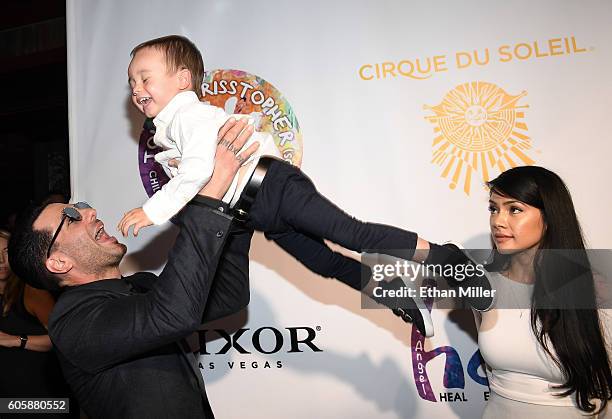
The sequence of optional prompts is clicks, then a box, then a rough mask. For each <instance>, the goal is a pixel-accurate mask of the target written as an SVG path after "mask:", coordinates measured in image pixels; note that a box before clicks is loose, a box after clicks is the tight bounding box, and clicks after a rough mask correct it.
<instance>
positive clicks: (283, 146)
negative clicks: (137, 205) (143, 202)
mask: <svg viewBox="0 0 612 419" xmlns="http://www.w3.org/2000/svg"><path fill="white" fill-rule="evenodd" d="M201 100H202V102H204V103H208V104H210V105H212V106H217V107H219V108H222V109H224V110H225V112H226V113H227V114H230V115H231V114H242V115H249V116H250V117H251V118H252V119H253V120H254V121H255V129H256V130H257V131H260V132H267V133H269V134H270V135H271V136H272V137H273V138H274V143H275V144H276V147H277V148H278V151H279V153H280V155H281V158H282V159H283V160H285V161H286V162H288V163H291V164H293V165H295V166H298V167H299V166H300V165H301V164H302V155H303V143H302V134H301V132H300V125H299V123H298V120H297V117H296V116H295V114H294V113H293V108H292V107H291V105H290V104H289V102H288V101H287V99H285V97H284V96H283V95H282V94H281V93H280V92H279V91H278V90H277V89H276V88H275V87H274V86H273V85H272V84H270V83H268V82H267V81H266V80H264V79H262V78H261V77H258V76H255V75H253V74H250V73H247V72H246V71H241V70H226V69H222V70H213V71H209V72H207V73H206V74H205V77H204V83H202V98H201ZM151 125H152V124H151ZM154 134H155V127H153V126H145V128H144V129H143V131H142V133H141V134H140V142H139V147H138V165H139V168H140V178H141V180H142V184H143V186H144V188H145V190H146V192H147V194H148V195H149V196H152V195H153V194H154V193H155V192H157V191H158V190H159V189H161V187H162V186H163V185H165V184H166V183H167V182H168V180H169V178H168V176H167V174H166V173H165V171H164V169H163V168H162V166H161V165H160V164H159V163H157V162H156V161H155V159H154V156H155V154H157V153H158V152H160V151H162V150H161V148H159V147H157V146H156V145H155V144H154V143H153V135H154Z"/></svg>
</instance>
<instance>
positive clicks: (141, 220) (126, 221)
mask: <svg viewBox="0 0 612 419" xmlns="http://www.w3.org/2000/svg"><path fill="white" fill-rule="evenodd" d="M152 224H153V223H152V222H151V220H150V219H149V217H148V216H147V214H146V213H145V212H144V210H143V209H142V207H141V208H134V209H133V210H130V211H128V212H126V213H125V215H124V216H123V218H122V219H121V221H119V225H117V229H119V231H121V234H123V237H127V235H128V233H129V231H130V227H131V226H134V237H135V236H138V230H140V229H141V228H143V227H147V226H150V225H152Z"/></svg>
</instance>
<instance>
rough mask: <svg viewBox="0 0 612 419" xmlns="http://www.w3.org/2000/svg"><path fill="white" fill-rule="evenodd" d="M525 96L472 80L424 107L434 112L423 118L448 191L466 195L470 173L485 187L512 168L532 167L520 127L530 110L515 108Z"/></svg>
mask: <svg viewBox="0 0 612 419" xmlns="http://www.w3.org/2000/svg"><path fill="white" fill-rule="evenodd" d="M525 95H527V92H525V91H523V92H521V93H520V94H518V95H510V94H508V93H506V91H505V90H504V89H502V88H501V87H499V86H497V85H495V84H493V83H487V82H483V81H473V82H470V83H465V84H461V85H459V86H457V87H455V88H454V89H453V90H451V91H450V92H448V93H447V94H446V95H445V96H444V98H443V99H442V102H441V103H440V104H439V105H436V106H427V105H425V106H424V108H425V109H426V110H429V111H432V112H433V115H429V116H426V117H425V119H427V120H428V121H429V122H431V123H433V124H434V133H435V134H436V137H435V138H434V140H433V155H432V160H431V162H432V163H434V164H437V165H438V166H441V167H442V174H441V176H442V177H443V178H445V179H449V180H450V184H449V187H450V188H451V189H456V188H457V186H458V185H461V184H463V191H464V192H465V194H466V195H469V194H470V190H471V184H472V177H473V175H474V173H476V174H479V175H480V177H481V178H482V180H484V181H485V182H486V181H489V180H490V179H491V177H492V176H493V175H495V174H497V173H500V172H503V171H505V170H507V169H509V168H511V167H516V166H521V165H532V164H534V163H535V162H534V160H532V159H531V158H530V157H529V156H528V155H527V154H526V153H527V150H530V149H531V138H529V137H528V136H527V135H526V132H527V124H525V122H523V119H524V118H525V112H524V109H525V108H528V105H519V103H518V102H519V101H520V100H521V99H522V98H523V97H524V96H525Z"/></svg>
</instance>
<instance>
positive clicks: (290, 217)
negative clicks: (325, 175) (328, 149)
mask: <svg viewBox="0 0 612 419" xmlns="http://www.w3.org/2000/svg"><path fill="white" fill-rule="evenodd" d="M250 215H251V220H252V222H253V225H254V227H255V228H256V229H258V230H262V231H264V232H266V233H280V232H286V231H291V230H295V231H297V232H302V233H305V234H307V235H309V236H311V237H316V238H320V239H327V240H330V241H332V242H334V243H337V244H339V245H341V246H343V247H345V248H347V249H350V250H354V251H357V252H363V251H367V250H376V251H379V252H381V253H385V254H389V255H391V256H396V257H401V258H404V259H408V260H409V259H411V258H412V256H413V254H414V249H415V247H416V242H417V235H416V234H415V233H413V232H409V231H405V230H401V229H399V228H396V227H392V226H388V225H384V224H375V223H366V222H363V221H360V220H358V219H356V218H354V217H352V216H350V215H348V214H347V213H345V212H344V211H342V210H341V209H340V208H338V207H337V206H336V205H334V204H333V203H332V202H331V201H329V200H328V199H326V198H325V197H324V196H322V195H321V194H319V193H318V192H317V190H316V188H315V187H314V185H313V183H312V181H311V180H310V179H309V178H308V177H306V176H305V175H304V174H303V173H302V172H301V171H300V170H299V169H298V168H296V167H293V166H291V165H289V164H287V163H283V162H280V161H275V162H273V164H272V165H271V166H270V169H269V170H268V173H267V174H266V177H265V179H264V182H263V184H262V186H261V188H260V190H259V192H258V194H257V197H256V199H255V203H254V204H253V207H252V208H251V214H250Z"/></svg>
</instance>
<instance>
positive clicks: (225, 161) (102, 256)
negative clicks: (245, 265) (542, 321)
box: [9, 121, 257, 419]
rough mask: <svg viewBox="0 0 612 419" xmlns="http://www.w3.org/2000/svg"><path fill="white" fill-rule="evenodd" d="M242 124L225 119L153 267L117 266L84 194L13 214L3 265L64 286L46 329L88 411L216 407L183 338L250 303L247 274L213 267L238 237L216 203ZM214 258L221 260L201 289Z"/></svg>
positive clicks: (156, 412)
mask: <svg viewBox="0 0 612 419" xmlns="http://www.w3.org/2000/svg"><path fill="white" fill-rule="evenodd" d="M244 126H245V124H244V123H235V122H234V121H232V122H230V123H229V125H228V126H226V127H224V128H223V129H222V132H220V137H222V138H223V139H224V140H226V142H224V143H223V144H224V146H219V147H218V148H217V155H216V165H215V171H214V174H213V178H212V180H211V182H210V183H209V184H208V185H206V187H205V188H204V189H202V191H200V195H199V196H198V197H196V198H195V199H194V200H193V201H192V202H191V203H190V204H189V205H187V207H186V208H185V209H184V210H183V212H182V213H180V214H179V215H178V216H177V219H176V221H177V224H179V226H180V227H181V231H180V233H179V235H178V237H177V239H176V242H175V244H174V247H173V248H172V250H171V252H170V254H169V257H168V262H167V264H166V266H165V268H164V270H163V271H162V273H161V274H160V275H159V277H157V276H155V275H154V274H151V273H147V272H141V273H137V274H135V275H132V276H129V277H125V278H123V277H122V275H121V272H120V269H119V263H120V261H121V260H122V258H123V256H124V255H125V253H126V246H125V245H123V244H121V243H119V242H117V240H116V239H115V238H114V237H111V236H110V235H108V234H107V233H106V231H105V230H104V224H103V223H102V221H100V220H99V219H97V214H96V211H95V209H93V208H91V207H90V206H89V205H88V204H85V203H77V204H75V205H74V206H67V205H66V204H59V203H54V204H48V205H47V206H44V207H39V208H35V209H33V210H32V211H29V212H28V213H26V214H24V215H23V216H22V218H21V220H20V223H19V224H18V225H17V227H16V230H15V234H14V235H13V236H12V239H11V243H10V245H9V249H10V250H9V258H10V262H11V265H12V266H13V269H14V270H15V271H16V272H17V273H18V274H19V275H20V276H21V277H22V278H24V279H27V281H28V282H30V283H31V284H32V285H34V286H36V287H38V288H47V289H53V288H56V287H60V288H63V289H64V292H63V293H62V295H61V296H60V298H59V300H58V302H57V304H56V306H55V309H54V310H53V312H52V314H51V318H50V322H49V335H50V336H51V340H52V341H53V344H54V346H55V347H56V349H57V352H58V356H59V358H60V362H61V363H62V369H63V371H64V375H65V377H66V380H67V381H68V383H69V384H70V386H71V388H72V389H73V391H74V392H75V394H76V396H77V399H78V400H79V402H80V403H81V406H82V408H83V410H84V411H85V412H86V413H87V415H88V416H89V417H91V418H92V419H93V418H115V417H123V418H131V417H134V418H135V417H139V418H140V417H148V418H154V417H155V418H156V417H164V418H170V417H171V418H174V417H181V418H192V417H193V418H202V417H204V418H213V417H214V416H213V413H212V410H211V408H210V404H209V403H208V399H207V397H206V392H205V389H204V383H203V381H202V376H201V374H200V371H199V369H198V367H197V363H196V360H195V357H194V356H193V354H191V353H190V352H188V349H187V345H186V343H185V340H184V338H185V337H186V336H188V335H190V334H191V333H193V332H194V331H195V330H197V329H198V327H199V325H200V324H201V323H202V321H203V317H202V315H203V313H205V316H204V317H205V318H204V320H210V319H213V318H218V317H222V316H224V315H227V314H230V313H232V312H235V311H237V310H239V309H240V308H242V307H244V306H245V305H246V304H247V303H248V282H247V283H246V287H245V288H243V289H238V290H232V289H230V288H227V287H226V288H224V287H223V286H224V284H223V282H224V281H223V280H224V278H223V275H231V274H232V272H233V271H232V266H231V261H230V263H229V265H230V266H227V263H228V262H227V261H223V263H224V264H226V266H220V265H219V263H220V257H221V255H222V252H223V250H224V247H227V246H232V241H233V240H234V241H235V239H236V237H230V236H233V235H234V232H235V231H234V229H233V227H232V220H233V218H232V217H231V216H230V215H229V214H227V213H225V212H224V211H221V210H222V209H223V207H219V206H218V205H217V204H218V203H219V201H218V200H219V199H220V198H221V197H222V196H223V195H224V194H225V192H226V191H227V189H228V187H229V185H230V183H231V180H232V178H233V177H234V175H235V174H236V172H237V171H238V169H239V166H240V164H241V162H243V161H244V160H246V159H247V158H248V157H249V156H250V155H251V154H252V153H253V152H254V151H255V149H256V148H257V145H256V144H255V145H253V146H252V147H249V148H248V149H247V150H245V151H244V152H242V153H240V154H238V155H234V153H232V152H230V151H229V150H228V149H230V146H232V145H233V147H235V148H237V149H240V148H241V147H242V145H243V144H244V143H245V142H246V140H247V139H248V137H249V136H250V134H251V133H252V130H251V129H248V128H247V129H245V130H244V132H242V133H241V131H242V129H243V128H244ZM228 143H229V145H227V144H228ZM220 209H221V210H220ZM240 234H242V233H241V232H240V231H239V232H238V233H237V236H239V235H240ZM247 235H248V236H249V237H248V238H247V239H250V233H247ZM218 268H219V269H222V270H224V272H223V275H221V277H217V279H216V282H218V283H219V284H218V286H217V285H216V287H215V288H213V289H211V287H212V284H213V279H214V278H215V273H216V270H217V269H218ZM241 269H242V267H238V268H236V271H239V270H241ZM228 272H229V273H228ZM205 308H207V310H206V311H205Z"/></svg>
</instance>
